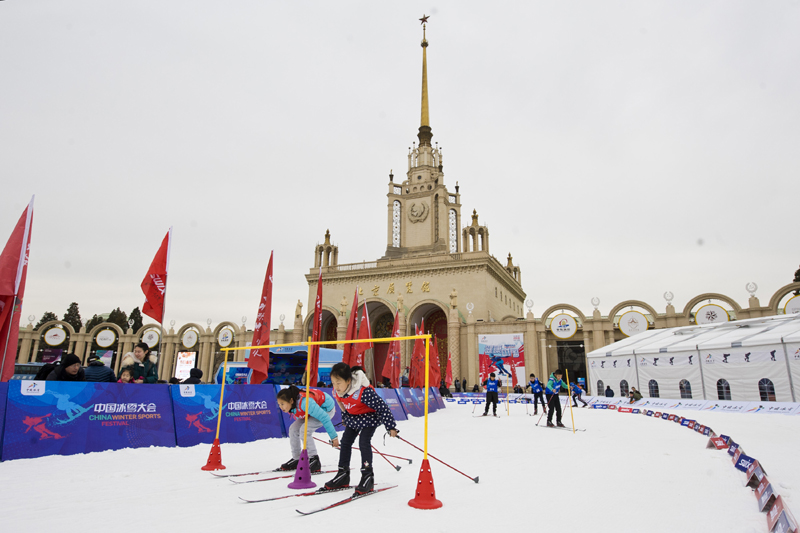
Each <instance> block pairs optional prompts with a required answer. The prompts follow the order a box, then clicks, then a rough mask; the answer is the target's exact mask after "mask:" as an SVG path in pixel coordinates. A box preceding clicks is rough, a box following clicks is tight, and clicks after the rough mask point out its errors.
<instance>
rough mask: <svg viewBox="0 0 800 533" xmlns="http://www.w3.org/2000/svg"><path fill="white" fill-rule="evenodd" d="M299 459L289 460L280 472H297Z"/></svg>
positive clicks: (281, 467)
mask: <svg viewBox="0 0 800 533" xmlns="http://www.w3.org/2000/svg"><path fill="white" fill-rule="evenodd" d="M297 463H299V461H298V460H297V459H289V460H288V461H286V462H285V463H283V464H282V465H281V466H280V470H297Z"/></svg>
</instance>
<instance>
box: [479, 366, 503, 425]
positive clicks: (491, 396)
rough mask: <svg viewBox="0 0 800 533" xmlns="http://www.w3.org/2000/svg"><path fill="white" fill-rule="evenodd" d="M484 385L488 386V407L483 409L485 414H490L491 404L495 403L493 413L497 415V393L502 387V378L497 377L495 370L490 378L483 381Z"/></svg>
mask: <svg viewBox="0 0 800 533" xmlns="http://www.w3.org/2000/svg"><path fill="white" fill-rule="evenodd" d="M483 386H484V387H485V388H486V408H485V409H484V410H483V416H486V415H488V414H489V404H490V403H491V404H493V409H492V413H493V414H494V416H497V393H498V391H499V390H500V387H502V384H501V383H500V380H498V379H495V375H494V372H492V373H491V374H489V379H487V380H486V381H484V382H483Z"/></svg>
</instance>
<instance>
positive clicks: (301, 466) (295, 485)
mask: <svg viewBox="0 0 800 533" xmlns="http://www.w3.org/2000/svg"><path fill="white" fill-rule="evenodd" d="M316 486H317V484H316V483H314V482H313V481H311V468H309V466H308V450H303V451H302V452H300V459H298V462H297V470H295V472H294V481H292V482H291V483H289V488H290V489H313V488H314V487H316Z"/></svg>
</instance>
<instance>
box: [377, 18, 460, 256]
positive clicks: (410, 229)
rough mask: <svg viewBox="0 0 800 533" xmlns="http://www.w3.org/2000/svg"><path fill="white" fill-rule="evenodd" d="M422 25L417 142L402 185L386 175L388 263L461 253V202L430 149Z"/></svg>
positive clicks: (436, 154) (439, 154)
mask: <svg viewBox="0 0 800 533" xmlns="http://www.w3.org/2000/svg"><path fill="white" fill-rule="evenodd" d="M427 18H428V17H423V18H422V19H421V20H422V43H421V46H422V105H421V112H420V125H419V132H418V133H417V138H418V139H419V146H417V143H416V142H414V143H413V145H412V146H411V147H410V148H409V149H408V171H407V172H406V179H405V181H403V182H402V183H401V184H396V183H395V182H394V174H391V173H390V174H389V192H388V195H387V196H388V199H389V202H388V206H387V208H388V231H387V243H386V255H385V256H384V257H386V258H398V257H408V256H414V255H423V254H424V255H429V254H432V253H441V254H452V253H458V252H460V251H461V242H460V231H459V228H460V227H461V199H460V195H459V193H458V187H457V186H456V192H455V193H451V192H449V191H448V190H447V187H446V186H445V184H444V171H443V164H442V150H441V149H440V148H439V146H438V143H435V144H431V139H432V138H433V132H432V130H431V123H430V113H429V110H428V54H427V52H428V39H427V37H426V22H427Z"/></svg>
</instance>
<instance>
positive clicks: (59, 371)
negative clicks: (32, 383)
mask: <svg viewBox="0 0 800 533" xmlns="http://www.w3.org/2000/svg"><path fill="white" fill-rule="evenodd" d="M157 364H158V357H157V356H156V354H154V353H152V351H151V350H150V347H149V346H147V344H145V343H143V342H140V343H139V344H137V345H136V346H135V347H134V348H133V351H132V352H128V353H126V354H125V356H124V357H123V358H122V363H121V365H120V370H119V374H118V375H116V374H114V371H113V370H112V369H110V368H109V367H107V366H106V365H105V363H104V362H103V360H102V359H101V358H100V356H98V355H97V354H91V355H90V356H89V358H88V359H87V365H86V366H85V367H84V366H83V365H82V364H81V359H80V357H78V356H77V355H75V354H74V353H66V354H64V355H62V356H61V359H60V360H59V361H58V362H56V363H48V364H46V365H43V366H42V368H41V369H40V370H39V372H38V373H37V374H36V377H35V378H34V379H37V380H47V381H91V382H105V383H115V382H116V383H170V384H177V383H187V384H195V385H199V384H200V383H202V381H201V378H202V377H203V371H202V370H200V369H199V368H193V369H191V370H190V372H189V377H188V378H186V379H184V380H183V381H181V380H179V379H177V378H172V379H170V381H168V382H167V381H160V380H159V379H158V367H157V366H156V365H157Z"/></svg>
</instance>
